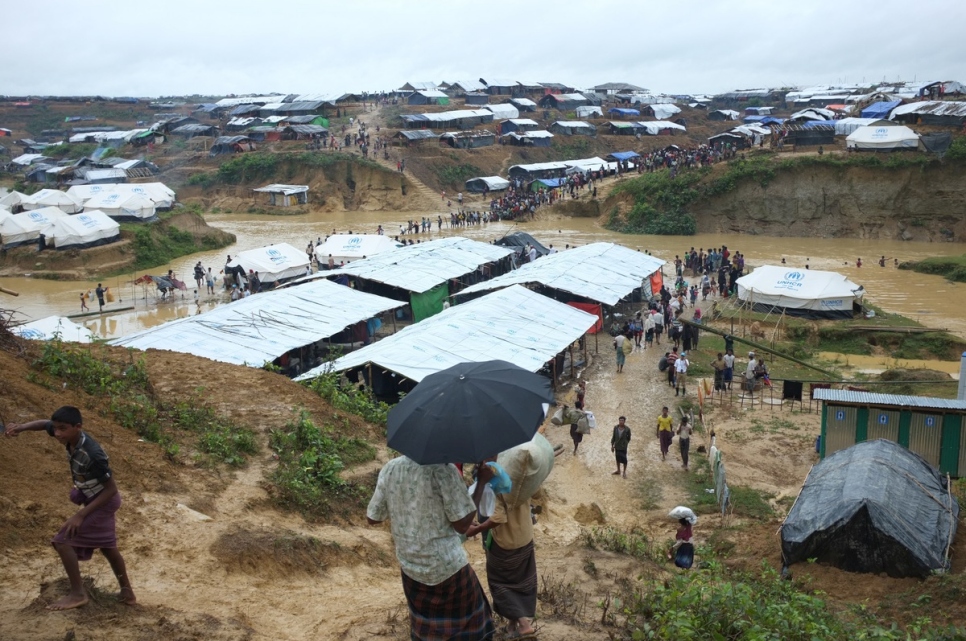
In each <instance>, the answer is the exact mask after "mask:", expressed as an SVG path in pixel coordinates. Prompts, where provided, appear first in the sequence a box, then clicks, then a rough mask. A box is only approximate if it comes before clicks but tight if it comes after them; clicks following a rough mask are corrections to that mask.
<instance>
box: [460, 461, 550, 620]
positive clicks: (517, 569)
mask: <svg viewBox="0 0 966 641" xmlns="http://www.w3.org/2000/svg"><path fill="white" fill-rule="evenodd" d="M477 469H478V472H477V495H480V494H482V492H481V491H480V488H481V487H482V486H483V485H484V484H485V483H486V482H487V481H488V480H489V479H490V478H492V477H493V469H492V468H491V467H489V466H487V465H480V466H479V467H478V468H477ZM479 499H480V497H479V496H474V500H476V501H478V500H479ZM486 532H490V536H488V537H486V538H485V542H484V547H485V548H486V580H487V582H488V583H489V584H490V595H491V596H492V597H493V609H494V610H496V613H497V614H499V615H500V616H502V617H504V618H505V619H508V620H509V622H510V623H509V625H507V629H506V632H507V634H509V635H510V636H509V638H513V639H523V638H528V637H531V636H532V635H533V634H534V633H535V632H536V630H534V628H533V617H534V616H536V614H537V557H536V555H535V553H534V548H533V519H532V517H531V516H530V501H529V500H527V501H522V502H521V503H520V504H519V505H516V506H511V505H510V504H509V503H508V502H507V495H506V494H497V495H496V501H495V503H494V509H493V514H492V515H491V516H490V517H488V518H487V519H486V520H485V521H483V522H482V523H480V524H478V525H471V526H470V529H469V530H467V531H466V536H467V537H472V536H476V535H477V534H480V533H484V536H486V534H485V533H486Z"/></svg>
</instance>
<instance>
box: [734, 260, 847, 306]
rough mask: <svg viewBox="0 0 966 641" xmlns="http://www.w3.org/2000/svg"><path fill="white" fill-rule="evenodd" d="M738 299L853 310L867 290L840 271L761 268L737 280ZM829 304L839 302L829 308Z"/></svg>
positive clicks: (752, 301) (778, 304)
mask: <svg viewBox="0 0 966 641" xmlns="http://www.w3.org/2000/svg"><path fill="white" fill-rule="evenodd" d="M735 284H737V285H738V298H739V300H743V301H749V302H751V303H753V304H755V305H758V304H761V305H769V306H776V307H787V308H789V309H809V310H815V311H829V310H832V311H840V310H846V311H848V310H851V309H852V301H853V300H854V299H856V298H862V294H864V293H865V290H863V289H862V288H860V287H859V286H858V285H857V284H855V283H853V282H852V281H850V280H849V279H848V278H846V277H845V276H843V275H842V274H839V273H837V272H823V271H818V270H814V269H795V268H789V267H781V266H778V265H762V266H761V267H758V268H756V269H755V270H754V271H753V272H751V273H750V274H747V275H745V276H742V277H741V278H739V279H738V280H736V281H735ZM830 301H838V302H837V303H835V305H834V309H833V307H830V306H829V304H830Z"/></svg>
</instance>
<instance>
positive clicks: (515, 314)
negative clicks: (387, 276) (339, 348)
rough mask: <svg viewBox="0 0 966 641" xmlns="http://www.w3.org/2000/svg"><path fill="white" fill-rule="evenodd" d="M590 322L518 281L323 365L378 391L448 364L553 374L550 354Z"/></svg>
mask: <svg viewBox="0 0 966 641" xmlns="http://www.w3.org/2000/svg"><path fill="white" fill-rule="evenodd" d="M596 323H597V318H596V317H595V316H593V315H591V314H588V313H587V312H584V311H582V310H580V309H576V308H574V307H571V306H569V305H565V304H563V303H558V302H556V301H554V300H551V299H549V298H547V297H545V296H541V295H539V294H537V293H535V292H532V291H529V290H528V289H526V288H524V287H520V286H515V287H508V288H506V289H503V290H501V291H498V292H493V293H491V294H489V295H488V296H483V297H481V298H478V299H477V300H474V301H471V302H468V303H465V304H463V305H455V306H453V307H450V308H449V309H447V310H443V312H442V313H441V314H437V315H436V316H434V317H433V318H429V319H426V320H424V321H422V322H419V323H416V324H414V325H410V326H408V327H405V328H403V329H401V330H400V331H398V332H397V333H395V334H393V335H392V336H389V337H387V338H384V339H382V340H380V341H378V342H376V343H373V344H372V345H368V346H366V347H363V348H362V349H360V350H357V351H355V352H352V353H350V354H346V355H345V356H343V357H342V358H339V359H337V360H336V361H334V362H333V363H331V364H326V367H331V368H333V369H334V370H335V371H348V370H355V371H356V372H358V373H361V374H362V375H363V376H364V377H365V378H366V379H369V380H370V381H371V384H372V387H373V391H374V392H375V393H376V395H377V396H382V397H387V396H389V397H392V396H397V395H398V393H399V392H401V391H402V392H406V391H409V390H411V389H412V387H414V386H415V384H416V383H418V382H419V381H421V380H423V379H424V378H425V377H426V376H429V375H430V374H433V373H435V372H439V371H442V370H444V369H446V368H448V367H452V366H453V365H457V364H459V363H474V362H481V361H489V360H493V359H498V360H504V361H508V362H510V363H513V364H514V365H518V366H519V367H522V368H523V369H526V370H528V371H531V372H544V373H546V374H547V376H548V377H551V378H553V379H556V375H557V373H558V370H559V365H562V363H563V359H562V358H558V355H560V354H561V352H563V351H564V350H567V349H568V348H569V347H570V345H571V344H572V343H573V342H574V341H576V340H578V339H579V338H580V337H581V336H583V335H584V333H585V332H587V330H589V329H590V328H592V327H594V326H595V325H596ZM558 363H559V364H558ZM324 371H325V369H324V368H317V369H315V370H313V371H309V372H306V373H305V374H303V375H302V376H300V377H298V378H297V379H296V380H300V381H301V380H310V379H312V378H315V377H317V376H319V375H320V374H322V373H324ZM400 379H406V380H405V381H403V380H400Z"/></svg>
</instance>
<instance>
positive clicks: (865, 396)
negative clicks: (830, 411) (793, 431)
mask: <svg viewBox="0 0 966 641" xmlns="http://www.w3.org/2000/svg"><path fill="white" fill-rule="evenodd" d="M814 398H815V399H817V400H820V401H831V402H839V403H857V404H862V405H885V406H891V407H909V408H916V407H918V408H923V409H935V410H953V411H960V412H966V401H960V400H957V399H952V398H934V397H932V396H907V395H902V394H877V393H875V392H855V391H852V390H838V389H816V390H815V392H814Z"/></svg>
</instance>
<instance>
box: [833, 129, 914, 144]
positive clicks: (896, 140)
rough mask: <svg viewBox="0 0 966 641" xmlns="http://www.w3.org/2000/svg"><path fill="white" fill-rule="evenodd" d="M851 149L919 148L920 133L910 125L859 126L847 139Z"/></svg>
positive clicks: (846, 141) (846, 142)
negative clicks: (910, 127)
mask: <svg viewBox="0 0 966 641" xmlns="http://www.w3.org/2000/svg"><path fill="white" fill-rule="evenodd" d="M845 146H846V147H847V148H849V149H917V148H918V147H919V134H917V133H916V132H914V131H913V130H912V129H909V127H903V126H901V125H900V126H898V127H896V126H894V125H893V126H885V127H874V126H873V127H859V128H858V129H856V130H855V131H853V132H852V133H850V134H849V135H848V136H847V137H846V139H845Z"/></svg>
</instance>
